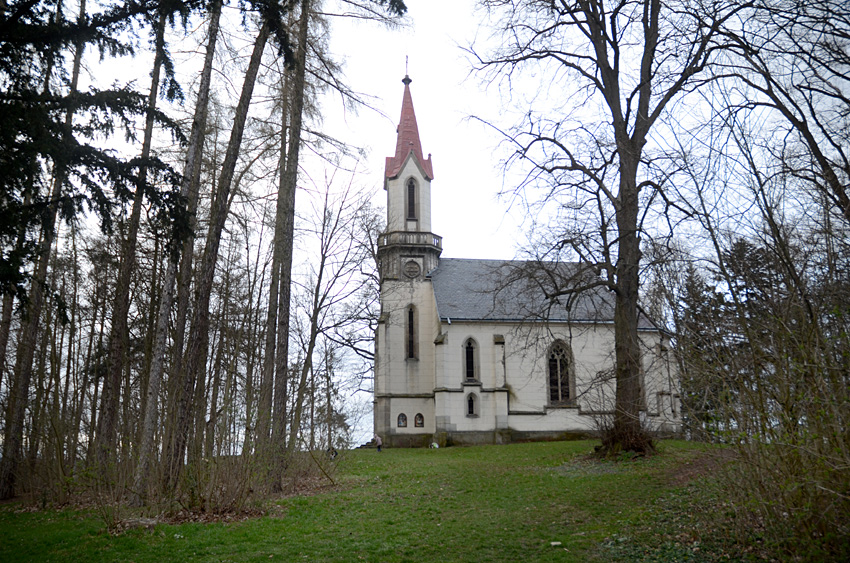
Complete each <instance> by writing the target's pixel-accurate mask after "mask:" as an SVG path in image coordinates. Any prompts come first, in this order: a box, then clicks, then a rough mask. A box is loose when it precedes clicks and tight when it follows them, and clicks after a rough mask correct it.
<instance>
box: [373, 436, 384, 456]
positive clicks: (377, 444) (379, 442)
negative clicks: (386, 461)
mask: <svg viewBox="0 0 850 563" xmlns="http://www.w3.org/2000/svg"><path fill="white" fill-rule="evenodd" d="M383 444H384V443H383V442H382V441H381V437H380V436H378V435H377V434H375V445H376V446H378V453H381V446H382V445H383Z"/></svg>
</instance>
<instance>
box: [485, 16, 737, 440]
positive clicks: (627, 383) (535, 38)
mask: <svg viewBox="0 0 850 563" xmlns="http://www.w3.org/2000/svg"><path fill="white" fill-rule="evenodd" d="M481 4H482V5H483V6H484V7H486V8H487V9H488V10H489V11H490V13H492V14H494V15H497V16H500V17H501V18H502V19H501V20H500V21H499V24H498V25H499V29H500V30H501V32H502V33H501V39H502V42H501V46H500V47H498V48H496V49H494V50H493V52H491V53H481V52H479V51H476V50H475V49H474V48H473V51H472V52H473V54H474V55H475V56H476V57H477V61H478V65H477V67H478V69H479V70H481V71H485V72H489V73H490V77H491V78H492V79H494V80H495V79H497V78H499V77H501V78H503V79H504V80H506V81H507V83H508V85H509V86H511V85H512V84H513V82H512V80H513V79H514V78H515V75H517V74H519V73H520V72H522V71H523V70H524V69H525V68H527V67H531V68H532V69H533V70H535V71H539V72H540V76H542V77H544V80H545V82H546V85H545V86H542V89H543V92H544V93H548V94H550V96H551V99H550V100H549V101H550V104H551V105H550V106H548V107H540V108H537V109H535V108H533V107H532V108H529V109H528V111H527V113H526V118H525V119H524V121H523V122H522V123H521V124H519V125H518V126H517V127H516V128H515V129H514V130H512V132H510V133H506V138H507V139H508V140H509V141H510V143H512V145H513V147H514V153H513V156H512V157H511V160H512V161H517V163H518V164H520V165H522V166H527V167H528V169H529V172H528V175H527V177H526V180H525V182H524V186H526V187H531V186H535V185H536V186H540V187H541V188H542V194H543V195H542V199H543V200H544V201H552V202H554V203H555V204H557V205H558V206H560V208H561V209H560V210H561V214H560V216H559V217H558V221H560V222H568V226H567V228H565V229H564V231H566V236H559V235H558V234H557V230H555V229H553V232H552V233H550V236H549V237H548V239H549V240H548V242H549V245H550V246H549V251H544V252H543V254H561V253H564V254H567V255H572V256H574V257H578V258H579V259H580V260H581V261H582V262H583V263H584V264H585V265H586V266H587V267H588V268H589V269H592V270H594V271H597V272H599V273H601V274H602V275H601V278H600V283H604V284H605V285H606V286H607V287H608V288H609V289H611V290H612V291H613V292H614V294H615V301H616V304H615V312H614V323H615V329H614V330H615V356H616V359H615V371H616V401H615V414H614V421H613V427H612V428H611V431H610V432H608V433H607V435H606V436H604V437H603V445H604V446H605V448H606V450H607V451H617V450H618V449H627V450H636V451H645V450H647V449H650V448H651V447H652V445H651V441H650V439H649V437H648V436H647V434H646V432H645V431H644V430H643V429H642V428H641V424H640V417H639V410H640V407H641V398H640V397H641V393H640V343H639V338H638V333H637V326H638V297H639V289H640V263H641V249H640V246H641V236H650V235H651V232H650V230H651V221H653V220H655V218H656V217H657V215H658V213H659V209H658V208H659V207H660V212H661V213H663V212H664V211H665V210H666V209H667V208H668V207H667V206H668V204H669V203H670V202H669V200H667V199H666V197H665V180H664V171H663V166H662V164H661V159H660V158H659V155H657V154H654V152H655V151H654V150H653V149H654V147H653V144H652V136H651V134H652V132H653V130H654V129H656V128H658V127H659V121H660V120H661V119H662V117H663V116H664V115H665V112H667V111H668V110H669V108H670V107H671V105H672V104H673V103H674V101H676V100H677V99H678V98H680V97H681V96H683V95H684V94H685V93H686V92H687V91H688V90H690V89H693V88H696V87H697V86H699V84H700V82H701V76H702V73H703V71H704V69H705V68H706V66H707V65H709V64H710V63H711V62H712V61H713V60H714V58H715V56H716V54H717V52H718V51H722V49H724V48H725V45H724V44H723V39H724V38H723V37H722V36H721V35H720V33H719V32H720V29H721V28H722V26H723V24H724V23H725V22H726V21H727V20H729V18H731V17H732V16H733V15H734V14H735V13H737V12H738V11H740V10H741V9H743V7H744V6H745V4H744V3H738V2H720V3H714V4H712V6H711V7H710V8H709V9H707V10H706V11H705V12H699V11H696V9H695V8H694V7H692V5H691V4H690V3H688V2H672V3H671V2H662V1H661V0H635V1H625V2H606V1H604V0H588V1H580V2H567V1H566V0H555V1H547V2H542V1H537V0H522V1H516V0H482V2H481ZM539 97H540V98H545V96H544V95H541V96H539ZM594 213H595V216H594V215H592V214H594ZM591 217H593V219H591ZM591 226H592V228H591ZM570 291H573V290H570V289H565V292H570Z"/></svg>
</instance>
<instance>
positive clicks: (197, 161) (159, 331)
mask: <svg viewBox="0 0 850 563" xmlns="http://www.w3.org/2000/svg"><path fill="white" fill-rule="evenodd" d="M220 19H221V0H216V1H215V2H213V3H212V4H211V5H210V25H209V40H208V42H207V52H206V55H205V57H204V68H203V70H202V71H201V83H200V86H199V88H198V99H197V101H196V102H195V114H194V116H193V118H192V131H191V132H190V134H189V146H188V148H187V150H186V162H185V163H184V166H183V185H182V186H181V187H180V195H182V196H183V197H184V198H187V199H189V198H190V194H191V193H192V192H193V191H194V192H195V193H196V194H197V191H198V185H199V184H200V175H201V155H202V154H203V144H204V129H205V127H206V122H207V109H208V107H209V99H210V82H211V77H212V68H213V58H214V56H215V46H216V42H217V40H218V29H219V21H220ZM195 199H196V201H197V197H196V198H195ZM189 212H190V214H191V213H194V210H190V211H189ZM193 230H194V225H193ZM178 242H179V241H177V240H172V241H171V244H170V245H169V251H168V253H167V254H168V269H167V271H166V273H165V279H164V280H163V284H162V296H161V298H160V302H159V315H158V317H157V323H156V329H155V330H156V332H155V337H154V346H153V353H152V355H151V370H150V375H149V377H148V386H147V389H145V391H144V392H145V393H146V395H147V402H146V405H145V407H146V408H145V410H144V422H143V426H142V434H141V439H140V440H139V461H138V463H137V464H136V472H135V475H134V476H133V495H134V499H133V500H134V502H135V504H140V503H141V502H143V500H144V498H145V496H146V494H147V488H148V473H149V471H150V458H151V456H152V455H153V444H154V436H155V435H156V426H157V424H156V422H157V417H158V408H157V407H158V405H157V399H158V397H159V390H160V386H161V385H162V374H163V371H164V365H165V344H166V337H167V335H168V320H169V317H170V316H171V305H172V303H173V301H174V286H175V283H176V281H177V264H178V262H179V260H180V255H179V252H178V248H179V247H178ZM186 243H187V244H188V247H187V245H185V244H184V245H183V254H184V256H183V259H184V261H189V262H190V260H191V254H192V248H193V246H192V241H191V237H190V240H188V241H186ZM186 254H188V255H189V256H186ZM190 263H191V262H190ZM187 283H188V282H187Z"/></svg>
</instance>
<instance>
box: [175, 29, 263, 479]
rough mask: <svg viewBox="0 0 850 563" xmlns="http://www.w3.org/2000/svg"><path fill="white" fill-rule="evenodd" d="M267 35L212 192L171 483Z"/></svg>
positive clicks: (182, 446) (259, 41)
mask: <svg viewBox="0 0 850 563" xmlns="http://www.w3.org/2000/svg"><path fill="white" fill-rule="evenodd" d="M268 36H269V24H268V23H267V22H265V21H264V22H263V24H262V26H261V27H260V30H259V33H258V34H257V38H256V40H255V41H254V50H253V52H252V53H251V59H250V61H249V63H248V69H247V70H246V72H245V80H244V82H243V84H242V93H241V95H240V98H239V104H238V105H237V106H236V114H235V115H234V120H233V128H232V129H231V133H230V140H229V142H228V145H227V152H226V153H225V157H224V163H223V164H222V170H221V176H220V178H219V185H218V190H217V193H216V194H215V199H214V202H213V207H212V211H211V220H210V225H209V231H208V234H207V240H206V245H205V247H204V255H203V258H202V262H201V267H200V270H199V272H198V278H197V284H196V288H195V309H194V312H193V317H192V325H191V326H192V328H191V332H190V333H189V341H188V345H187V349H186V361H185V364H184V366H183V370H182V373H181V374H180V378H181V380H182V386H181V385H179V384H178V392H179V394H180V395H179V397H178V401H177V409H176V421H175V428H174V434H173V437H172V441H171V444H170V448H169V455H168V458H167V464H168V467H167V479H168V483H169V484H171V485H173V484H174V483H176V480H177V477H178V475H179V472H180V467H181V464H182V460H183V456H184V453H185V451H186V441H187V439H188V436H189V426H190V425H191V421H192V417H191V412H190V411H191V405H190V400H191V397H192V396H193V392H194V388H195V381H196V380H197V378H198V376H199V374H200V371H201V370H203V369H204V367H205V366H206V354H207V346H208V342H209V303H210V293H211V292H212V285H213V278H214V276H215V264H216V261H217V259H218V249H219V245H220V243H221V232H222V230H223V229H224V223H225V221H226V219H227V214H228V203H229V201H230V197H229V196H230V188H231V185H232V183H233V174H234V171H235V169H236V160H237V158H238V156H239V149H240V147H241V145H242V136H243V133H244V131H245V122H246V120H247V118H248V106H249V105H250V101H251V97H252V95H253V92H254V84H255V82H256V79H257V73H258V72H259V70H260V62H261V60H262V55H263V50H264V48H265V45H266V41H267V40H268Z"/></svg>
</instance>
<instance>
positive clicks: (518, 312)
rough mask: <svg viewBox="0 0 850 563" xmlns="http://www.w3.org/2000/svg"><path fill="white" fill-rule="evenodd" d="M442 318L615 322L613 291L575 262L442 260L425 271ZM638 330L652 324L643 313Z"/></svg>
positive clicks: (461, 319)
mask: <svg viewBox="0 0 850 563" xmlns="http://www.w3.org/2000/svg"><path fill="white" fill-rule="evenodd" d="M429 277H430V278H431V283H432V285H433V288H434V296H435V298H436V300H437V313H438V314H439V316H440V318H441V319H442V320H446V319H451V320H453V321H454V320H457V321H463V320H466V321H541V320H549V321H571V322H597V323H599V322H603V323H604V322H613V320H614V295H613V294H612V293H611V292H610V291H608V290H607V289H606V288H605V287H604V286H601V285H598V286H596V287H592V288H590V289H586V290H584V291H581V292H579V293H577V294H572V295H560V296H557V297H555V296H554V295H555V294H556V293H558V292H559V290H561V291H562V290H564V289H576V288H579V287H587V286H592V285H595V283H596V282H598V281H599V278H598V277H595V276H594V275H593V274H591V273H589V272H584V273H582V270H581V269H580V265H579V264H578V263H566V264H554V263H545V262H544V263H540V262H522V261H516V260H508V261H505V260H467V259H459V258H442V259H440V263H439V266H437V267H436V268H435V269H434V270H432V271H431V272H430V274H429ZM639 328H642V329H647V328H653V326H652V323H650V322H649V320H648V319H646V318H645V317H643V316H642V317H641V319H640V322H639Z"/></svg>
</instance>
